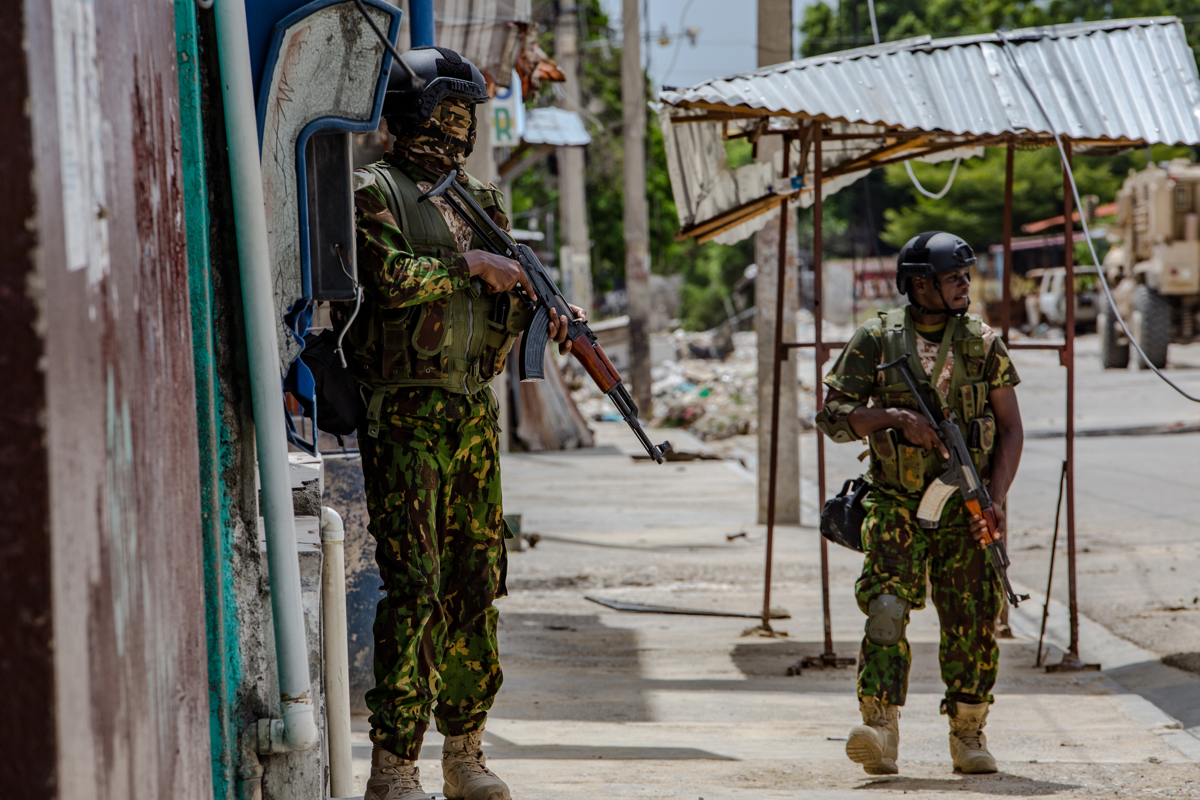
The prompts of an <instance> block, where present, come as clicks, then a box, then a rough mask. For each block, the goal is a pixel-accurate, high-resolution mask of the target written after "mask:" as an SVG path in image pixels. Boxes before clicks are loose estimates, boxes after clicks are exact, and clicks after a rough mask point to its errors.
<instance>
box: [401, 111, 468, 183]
mask: <svg viewBox="0 0 1200 800" xmlns="http://www.w3.org/2000/svg"><path fill="white" fill-rule="evenodd" d="M473 111H474V109H473V107H472V105H471V104H469V103H467V102H466V101H465V100H455V99H447V100H443V101H442V102H440V103H438V104H437V107H436V108H434V110H433V116H431V117H430V118H429V120H428V121H426V122H424V123H422V124H421V126H420V127H418V128H417V129H415V130H414V131H412V133H411V134H410V135H408V136H405V137H398V138H397V139H396V143H395V144H394V145H393V147H392V152H393V153H395V154H396V155H399V156H403V157H405V158H408V159H410V160H411V161H415V162H416V163H417V164H419V165H421V166H423V167H425V168H426V169H427V170H429V171H430V172H435V173H443V172H448V171H449V170H452V169H457V170H458V171H459V175H460V178H461V179H462V180H463V181H464V182H465V181H466V174H465V173H466V164H467V150H468V149H470V148H471V147H472V146H473V145H474V144H475V131H474V124H473V123H474V120H473V117H474V113H473Z"/></svg>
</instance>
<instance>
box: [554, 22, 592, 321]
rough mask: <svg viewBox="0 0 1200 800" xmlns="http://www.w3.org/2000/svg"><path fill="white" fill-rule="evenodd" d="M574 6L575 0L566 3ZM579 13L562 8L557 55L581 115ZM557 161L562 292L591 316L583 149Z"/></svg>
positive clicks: (571, 102)
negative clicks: (560, 225)
mask: <svg viewBox="0 0 1200 800" xmlns="http://www.w3.org/2000/svg"><path fill="white" fill-rule="evenodd" d="M566 2H568V3H574V2H575V0H566ZM579 13H580V8H579V6H577V5H568V6H564V7H563V8H561V9H559V12H558V25H557V27H556V29H555V31H554V54H555V57H556V58H557V60H558V66H559V68H560V69H562V71H563V74H564V75H566V76H567V80H566V82H565V83H564V84H562V92H563V101H564V102H565V104H566V107H567V110H568V111H574V112H579V111H580V109H581V108H582V107H583V100H582V94H581V92H580V85H579V81H580V76H581V75H582V74H583V70H581V69H580V67H579ZM556 156H557V158H558V216H559V220H560V221H561V224H562V242H563V244H562V247H561V248H559V251H558V252H559V265H560V269H561V270H562V279H563V290H564V292H565V293H566V296H567V299H568V300H570V301H571V302H572V303H574V304H575V305H577V306H579V307H581V308H582V309H583V310H584V311H587V312H588V313H589V314H590V313H591V312H592V310H593V305H592V259H591V243H590V241H589V238H588V224H587V196H586V194H585V191H584V164H583V148H582V147H559V148H558V149H557V152H556Z"/></svg>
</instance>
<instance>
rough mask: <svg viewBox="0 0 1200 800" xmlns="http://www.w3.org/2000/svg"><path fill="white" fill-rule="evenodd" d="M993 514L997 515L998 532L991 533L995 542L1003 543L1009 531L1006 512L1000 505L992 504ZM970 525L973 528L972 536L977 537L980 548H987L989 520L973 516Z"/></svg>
mask: <svg viewBox="0 0 1200 800" xmlns="http://www.w3.org/2000/svg"><path fill="white" fill-rule="evenodd" d="M992 513H993V514H995V515H996V530H994V531H992V532H991V536H992V538H993V539H994V540H995V541H997V542H1003V541H1004V534H1005V531H1006V529H1007V524H1006V522H1007V521H1006V518H1005V515H1004V510H1003V509H1001V508H1000V503H997V502H995V501H993V502H992ZM969 524H970V526H971V535H972V536H974V537H975V541H977V542H979V546H980V547H986V542H985V535H986V534H988V524H987V520H985V519H984V518H983V517H981V516H978V515H977V514H971V520H970V523H969Z"/></svg>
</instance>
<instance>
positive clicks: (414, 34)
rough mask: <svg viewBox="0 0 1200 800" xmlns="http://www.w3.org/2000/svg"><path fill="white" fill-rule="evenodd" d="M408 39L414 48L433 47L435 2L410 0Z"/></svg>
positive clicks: (430, 0)
mask: <svg viewBox="0 0 1200 800" xmlns="http://www.w3.org/2000/svg"><path fill="white" fill-rule="evenodd" d="M408 12H409V15H410V16H409V18H408V30H409V34H408V37H409V39H410V40H411V41H412V46H413V47H433V45H434V41H433V39H434V26H433V0H409V4H408Z"/></svg>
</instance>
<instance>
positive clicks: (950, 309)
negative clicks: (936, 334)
mask: <svg viewBox="0 0 1200 800" xmlns="http://www.w3.org/2000/svg"><path fill="white" fill-rule="evenodd" d="M933 285H934V286H936V287H937V290H938V297H940V298H942V305H943V306H945V308H943V309H942V310H940V311H934V312H932V313H934V314H947V315H949V316H951V317H963V316H966V313H967V309H969V308H970V307H971V305H970V304H969V303H968V304H967V308H964V309H962V310H961V311H959V310H957V309H955V308H954V307H953V306H951V305H950V301H949V300H947V299H946V294H945V292H943V291H942V282H941V280H939V279H938V276H937V275H934V276H933ZM925 313H929V312H925Z"/></svg>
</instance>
